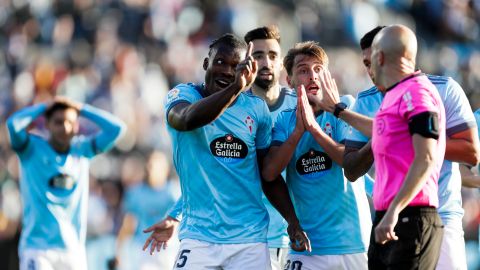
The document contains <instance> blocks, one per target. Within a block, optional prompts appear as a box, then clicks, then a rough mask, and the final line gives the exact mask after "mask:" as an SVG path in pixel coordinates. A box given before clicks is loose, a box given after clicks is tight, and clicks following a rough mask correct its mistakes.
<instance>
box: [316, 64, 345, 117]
mask: <svg viewBox="0 0 480 270" xmlns="http://www.w3.org/2000/svg"><path fill="white" fill-rule="evenodd" d="M320 85H321V87H322V99H321V101H320V103H319V106H320V107H321V109H322V110H324V111H327V112H330V113H333V111H334V110H335V104H338V103H339V102H340V95H339V94H338V88H337V83H336V82H335V79H333V78H332V75H331V74H330V71H328V69H324V70H323V71H322V72H321V74H320Z"/></svg>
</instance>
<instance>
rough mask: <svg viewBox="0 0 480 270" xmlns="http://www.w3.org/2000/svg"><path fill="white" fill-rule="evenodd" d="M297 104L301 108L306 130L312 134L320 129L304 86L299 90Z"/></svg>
mask: <svg viewBox="0 0 480 270" xmlns="http://www.w3.org/2000/svg"><path fill="white" fill-rule="evenodd" d="M297 102H298V106H299V107H300V108H301V113H302V118H303V124H304V126H305V129H306V130H308V131H310V132H311V131H313V130H316V129H320V126H319V125H318V123H317V120H316V118H315V115H314V114H313V110H312V106H311V105H310V102H309V98H308V97H307V93H306V91H305V87H304V86H303V84H302V85H300V86H299V87H298V88H297Z"/></svg>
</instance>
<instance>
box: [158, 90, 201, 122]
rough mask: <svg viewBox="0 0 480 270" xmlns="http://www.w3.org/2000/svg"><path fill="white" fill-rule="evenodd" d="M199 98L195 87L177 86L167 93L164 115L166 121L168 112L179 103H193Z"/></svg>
mask: <svg viewBox="0 0 480 270" xmlns="http://www.w3.org/2000/svg"><path fill="white" fill-rule="evenodd" d="M200 98H201V95H200V94H199V92H198V90H197V89H196V86H195V85H193V84H179V85H177V86H175V87H174V88H173V89H171V90H170V91H168V94H167V98H166V100H165V113H166V116H167V119H168V113H169V112H170V110H171V109H172V108H173V107H174V106H175V105H177V104H179V103H194V102H196V101H197V100H199V99H200Z"/></svg>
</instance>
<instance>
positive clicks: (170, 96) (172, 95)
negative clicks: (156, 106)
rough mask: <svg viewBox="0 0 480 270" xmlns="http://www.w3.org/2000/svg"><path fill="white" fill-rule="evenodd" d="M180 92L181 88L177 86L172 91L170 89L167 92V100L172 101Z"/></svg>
mask: <svg viewBox="0 0 480 270" xmlns="http://www.w3.org/2000/svg"><path fill="white" fill-rule="evenodd" d="M179 94H180V90H179V89H177V88H173V89H171V90H170V91H168V94H167V100H168V102H172V101H174V100H176V99H177V98H178V95H179Z"/></svg>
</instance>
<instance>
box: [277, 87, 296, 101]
mask: <svg viewBox="0 0 480 270" xmlns="http://www.w3.org/2000/svg"><path fill="white" fill-rule="evenodd" d="M280 92H281V93H284V94H285V95H286V96H290V97H295V98H296V97H297V92H295V91H293V89H292V88H289V87H286V86H282V88H281V89H280Z"/></svg>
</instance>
